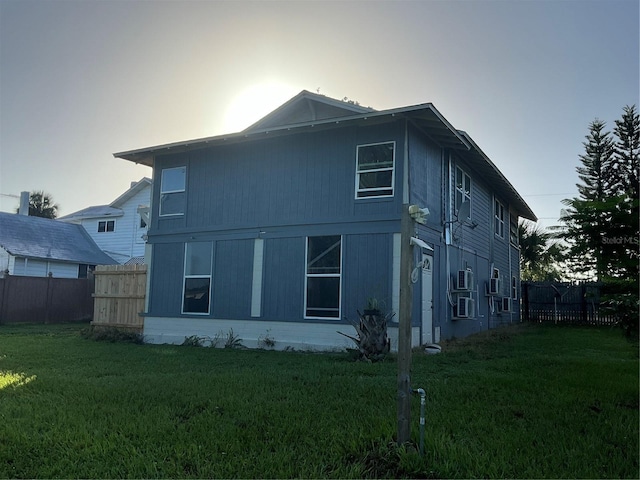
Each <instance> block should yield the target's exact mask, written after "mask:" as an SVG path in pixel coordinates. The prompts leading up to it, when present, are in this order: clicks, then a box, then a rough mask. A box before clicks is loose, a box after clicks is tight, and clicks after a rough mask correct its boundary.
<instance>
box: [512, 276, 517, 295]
mask: <svg viewBox="0 0 640 480" xmlns="http://www.w3.org/2000/svg"><path fill="white" fill-rule="evenodd" d="M511 298H513V299H514V300H517V299H518V279H517V278H516V277H515V276H513V277H511Z"/></svg>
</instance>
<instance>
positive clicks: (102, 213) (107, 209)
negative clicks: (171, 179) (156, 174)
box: [58, 177, 151, 222]
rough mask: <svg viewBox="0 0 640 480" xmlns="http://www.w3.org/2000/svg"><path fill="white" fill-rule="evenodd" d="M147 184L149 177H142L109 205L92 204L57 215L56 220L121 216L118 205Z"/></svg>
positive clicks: (121, 212)
mask: <svg viewBox="0 0 640 480" xmlns="http://www.w3.org/2000/svg"><path fill="white" fill-rule="evenodd" d="M148 186H151V179H150V178H148V177H143V178H141V179H140V180H138V181H137V182H135V183H133V184H132V185H131V187H130V188H129V189H128V190H127V191H126V192H124V193H123V194H122V195H120V196H119V197H118V198H116V199H115V200H114V201H113V202H111V203H110V204H109V205H93V206H91V207H87V208H83V209H82V210H78V211H77V212H73V213H70V214H69V215H65V216H63V217H59V218H58V220H61V221H63V222H77V221H80V220H83V219H86V218H101V217H121V216H123V215H124V212H123V211H122V209H121V208H120V207H122V206H123V205H124V204H125V203H126V202H127V200H129V199H131V198H132V197H133V196H134V195H136V194H137V193H138V192H140V191H141V190H143V189H144V188H146V187H148Z"/></svg>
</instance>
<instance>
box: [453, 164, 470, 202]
mask: <svg viewBox="0 0 640 480" xmlns="http://www.w3.org/2000/svg"><path fill="white" fill-rule="evenodd" d="M464 201H467V202H469V203H471V177H470V176H469V175H467V174H466V173H465V172H464V170H462V169H461V168H460V167H456V197H455V210H456V212H457V211H458V210H460V205H462V203H463V202H464Z"/></svg>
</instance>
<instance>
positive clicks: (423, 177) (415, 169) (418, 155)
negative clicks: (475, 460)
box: [409, 133, 444, 227]
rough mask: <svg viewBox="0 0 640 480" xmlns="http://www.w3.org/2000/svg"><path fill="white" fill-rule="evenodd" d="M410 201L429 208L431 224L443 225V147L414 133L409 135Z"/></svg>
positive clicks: (429, 222)
mask: <svg viewBox="0 0 640 480" xmlns="http://www.w3.org/2000/svg"><path fill="white" fill-rule="evenodd" d="M409 158H410V159H411V161H410V164H409V192H410V199H409V203H411V204H416V205H418V206H420V207H427V208H429V212H430V214H429V220H428V224H430V225H438V227H439V226H440V225H441V223H442V220H443V218H444V217H443V212H442V203H443V202H442V149H441V148H440V147H438V146H437V145H434V144H432V143H429V142H428V141H427V140H424V139H423V138H422V137H419V136H416V135H415V133H413V134H412V135H411V136H410V137H409Z"/></svg>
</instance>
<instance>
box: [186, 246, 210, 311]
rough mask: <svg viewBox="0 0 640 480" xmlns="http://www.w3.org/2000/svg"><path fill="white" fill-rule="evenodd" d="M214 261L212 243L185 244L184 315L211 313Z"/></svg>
mask: <svg viewBox="0 0 640 480" xmlns="http://www.w3.org/2000/svg"><path fill="white" fill-rule="evenodd" d="M212 259H213V244H212V243H211V242H193V243H187V244H185V256H184V288H183V296H182V313H195V314H203V315H206V314H208V313H209V311H210V303H211V302H210V298H211V271H212Z"/></svg>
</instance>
